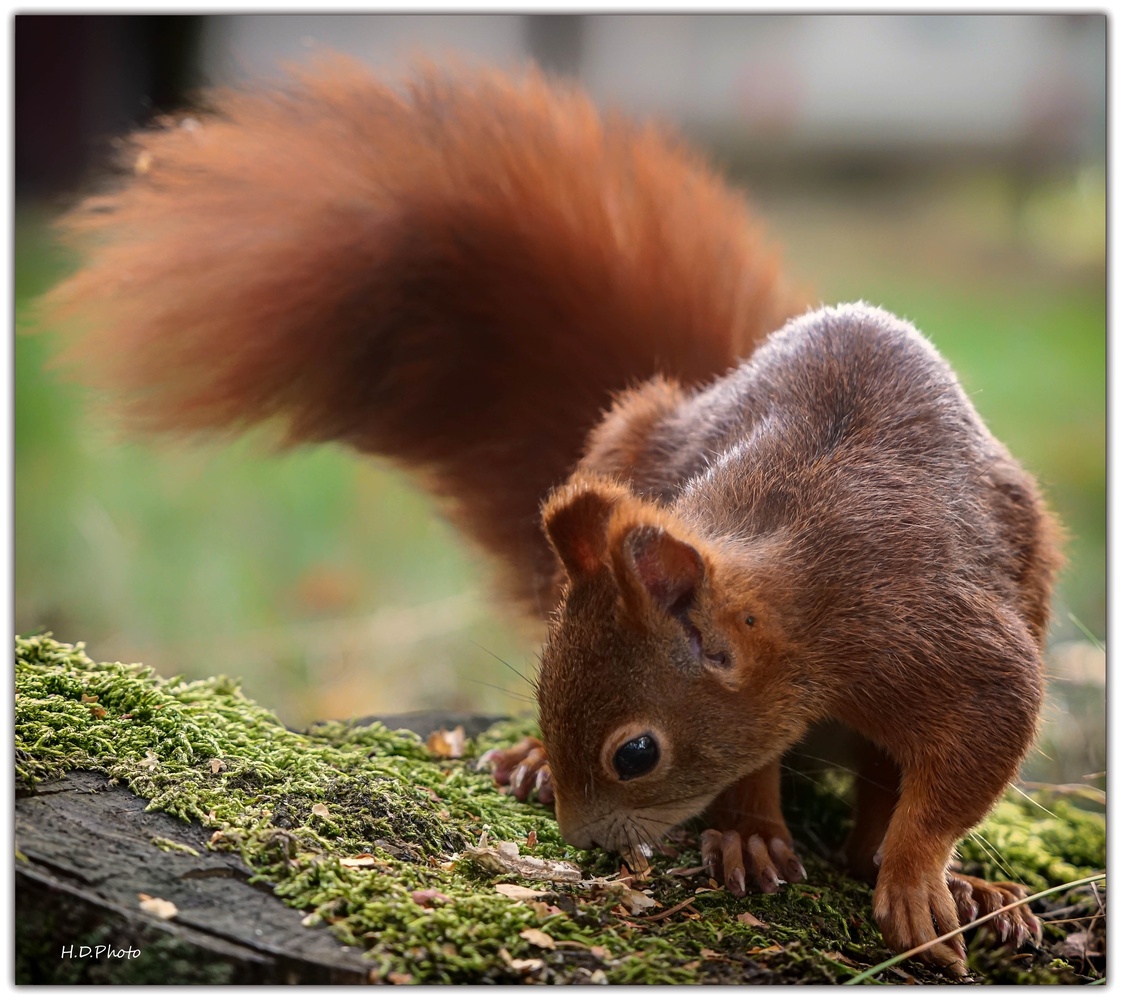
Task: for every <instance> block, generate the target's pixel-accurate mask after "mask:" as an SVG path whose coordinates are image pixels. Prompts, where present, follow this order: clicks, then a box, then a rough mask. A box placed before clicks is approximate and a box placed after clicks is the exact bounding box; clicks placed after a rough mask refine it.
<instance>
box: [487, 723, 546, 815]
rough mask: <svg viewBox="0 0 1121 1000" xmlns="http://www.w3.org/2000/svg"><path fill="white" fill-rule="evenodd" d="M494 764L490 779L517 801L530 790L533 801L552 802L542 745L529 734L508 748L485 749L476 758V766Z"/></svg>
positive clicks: (525, 798) (523, 797) (524, 796)
mask: <svg viewBox="0 0 1121 1000" xmlns="http://www.w3.org/2000/svg"><path fill="white" fill-rule="evenodd" d="M485 764H493V765H494V780H495V782H496V783H497V784H499V785H504V786H507V790H508V791H509V792H510V794H511V795H513V796H514V798H516V799H517V800H518V801H519V802H525V801H526V800H527V799H528V798H529V796H530V793H531V792H534V791H535V792H536V793H537V801H538V802H540V803H542V804H543V805H549V804H550V803H551V802H552V801H553V775H552V772H551V771H550V770H549V762H548V760H547V759H546V757H545V747H544V746H543V745H542V743H541V741H540V740H538V739H535V738H534V737H532V736H529V737H526V739H524V740H522V741H521V742H520V743H517V744H515V745H514V746H512V747H510V748H509V749H508V750H497V749H495V750H488V751H487V752H486V753H485V754H483V756H482V757H480V758H479V766H480V767H482V766H483V765H485Z"/></svg>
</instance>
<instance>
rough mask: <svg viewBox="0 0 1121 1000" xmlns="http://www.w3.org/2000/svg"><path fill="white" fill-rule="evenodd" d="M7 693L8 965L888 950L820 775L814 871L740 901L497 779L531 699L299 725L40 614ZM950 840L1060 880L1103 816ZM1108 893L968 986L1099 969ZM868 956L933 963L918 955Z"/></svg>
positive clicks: (262, 969)
mask: <svg viewBox="0 0 1121 1000" xmlns="http://www.w3.org/2000/svg"><path fill="white" fill-rule="evenodd" d="M16 692H17V693H16V789H17V802H16V848H17V860H16V889H17V894H16V906H17V920H16V925H17V943H16V979H17V982H21V983H31V982H134V983H256V982H269V983H274V982H286V983H287V982H291V983H295V982H298V983H335V982H339V983H347V982H394V983H403V982H436V983H525V982H556V983H580V982H611V983H708V982H711V983H748V982H751V983H831V982H843V981H845V980H847V979H850V978H851V977H852V976H854V975H855V974H857V973H858V972H859V971H861V970H863V969H867V968H869V967H870V966H872V965H875V964H877V963H879V962H882V961H884V960H886V959H888V958H890V957H891V955H890V953H889V952H888V950H887V949H886V947H885V946H884V944H883V941H882V939H881V938H880V936H879V934H878V932H877V931H876V928H875V925H874V923H873V922H872V919H871V913H870V902H871V893H870V890H869V889H868V887H867V886H864V885H862V884H860V883H856V882H853V881H851V880H849V879H847V878H845V877H844V876H843V875H841V874H840V873H839V872H838V871H837V869H836V867H835V866H834V865H832V864H830V863H829V861H828V860H827V859H826V855H827V854H828V853H829V850H830V847H829V844H830V843H831V842H834V841H835V840H836V837H837V836H838V835H842V834H843V825H844V823H845V822H846V820H845V818H844V817H845V815H846V811H845V809H844V808H842V807H841V802H840V800H841V799H842V798H843V797H844V788H843V786H842V784H841V783H837V782H835V781H832V779H830V780H829V781H827V782H824V783H823V782H822V781H820V780H819V781H817V782H808V781H805V780H799V779H798V776H797V775H793V774H792V775H791V781H790V788H789V789H787V791H788V792H789V796H788V801H789V802H790V812H791V818H792V827H793V829H794V831H795V836H796V839H797V840H798V841H799V845H800V847H801V849H802V852H803V853H802V857H803V860H804V861H805V863H806V868H807V871H808V878H807V881H806V882H805V883H804V884H801V885H796V886H787V887H785V889H784V890H783V891H782V892H780V893H777V894H775V895H771V896H763V895H759V894H755V895H753V894H750V893H749V894H748V895H747V896H746V897H744V898H743V899H739V900H737V899H734V898H732V897H731V896H729V895H728V894H727V893H725V892H723V891H722V890H719V889H714V888H713V886H712V885H710V884H709V882H708V880H707V878H706V876H705V874H704V873H703V872H701V871H699V870H694V869H697V868H698V861H699V859H698V856H697V853H696V850H695V847H694V846H693V845H692V843H691V840H690V837H689V835H688V833H686V834H684V835H683V836H682V837H681V838H680V839H679V841H678V842H677V843H675V844H673V845H671V848H670V849H671V851H673V852H674V853H675V855H676V856H675V857H672V858H667V857H659V858H657V859H656V860H655V864H654V867H653V869H652V871H651V872H650V873H649V874H648V875H647V877H646V878H645V880H642V881H639V880H636V879H634V878H632V877H629V873H626V872H625V871H624V872H623V873H622V877H620V874H621V873H620V870H619V862H618V860H617V859H615V858H612V857H611V856H609V855H606V854H604V853H603V852H598V851H576V850H574V849H572V848H570V847H568V846H567V845H565V844H564V843H563V842H562V841H561V839H560V836H559V834H558V832H557V828H556V823H555V822H554V820H553V818H552V816H551V814H550V813H549V812H548V811H547V810H546V809H544V808H542V807H540V806H538V805H534V804H520V803H518V802H516V801H514V800H513V799H512V798H510V797H509V796H507V795H504V794H502V793H501V791H500V790H499V789H497V788H496V787H495V786H494V783H493V781H492V779H491V778H490V776H489V775H488V774H486V773H485V772H481V771H479V770H477V769H476V767H475V761H476V760H477V758H478V756H479V755H481V754H482V753H483V752H484V751H485V750H486V749H488V748H489V747H493V746H500V745H505V744H508V743H509V742H510V741H511V740H513V739H517V738H519V737H521V736H523V735H525V734H526V733H529V732H532V729H533V727H532V723H531V722H529V721H526V720H523V721H513V722H502V723H498V724H496V725H492V726H490V727H489V728H487V729H486V730H485V731H481V730H482V727H483V724H484V723H486V722H490V721H492V720H475V721H476V723H477V724H476V725H475V726H473V727H472V726H468V727H467V732H466V734H465V735H466V737H467V739H466V742H465V744H464V745H463V747H462V755H461V756H459V757H457V758H451V757H438V756H436V755H435V754H434V753H432V752H430V751H429V749H428V747H427V746H426V744H425V741H424V740H423V739H422V738H418V736H417V735H415V734H414V733H413V732H410V731H407V730H405V729H399V728H397V727H398V726H400V725H402V724H403V722H404V724H408V725H411V726H412V727H413V728H415V729H416V730H418V731H420V736H421V737H423V736H425V735H427V733H426V732H425V730H427V729H429V727H431V728H432V729H442V728H446V727H447V725H448V723H449V722H451V721H456V720H448V719H440V718H428V719H417V718H413V719H410V720H400V719H395V720H383V721H381V722H368V721H363V722H355V723H327V724H322V725H317V726H314V727H312V728H311V729H310V730H309V731H308V732H306V733H293V732H290V731H289V730H287V729H285V728H284V726H283V725H281V723H280V722H279V721H278V720H277V719H276V718H275V717H274V716H273V715H271V713H269V712H267V711H266V710H264V709H262V708H260V707H259V706H257V705H255V704H254V703H253V702H251V701H249V700H248V699H246V698H245V697H244V696H242V695H241V694H240V692H239V691H238V689H237V686H236V684H234V683H233V682H231V681H229V680H227V679H225V678H218V679H212V680H208V681H197V682H191V683H186V682H182V681H179V680H164V679H160V678H158V677H157V676H155V674H154V673H153V672H152V671H151V670H150V669H148V668H145V667H140V666H136V665H131V666H130V665H123V664H119V663H117V664H98V663H94V662H93V661H92V660H90V659H89V658H88V657H87V656H86V655H85V654H84V652H83V650H82V648H81V646H80V645H78V646H68V645H65V644H62V643H58V642H56V641H54V640H53V639H52V638H50V637H49V636H37V637H34V638H31V639H17V642H16ZM386 722H388V723H389V725H386V724H385V723H386ZM452 742H453V743H454V742H455V741H452ZM447 749H448V748H446V747H445V748H444V750H445V752H446V751H447ZM453 752H455V751H454V749H453ZM481 842H482V847H480V843H481ZM503 844H504V845H507V846H504V847H502V848H501V849H499V850H496V849H495V848H497V847H499V845H503ZM509 845H513V846H509ZM961 853H962V860H963V864H964V866H965V867H966V869H967V870H969V871H972V872H975V873H977V874H981V875H984V876H986V877H1005V878H1007V877H1013V878H1015V879H1017V880H1018V881H1023V882H1025V883H1027V884H1029V885H1030V886H1032V887H1033V888H1036V889H1042V888H1045V887H1047V886H1051V885H1058V884H1061V883H1063V882H1066V881H1070V880H1072V879H1075V878H1079V877H1084V876H1086V875H1089V874H1093V873H1095V872H1097V871H1100V869H1101V867H1102V865H1103V864H1104V853H1105V834H1104V817H1103V816H1102V814H1101V813H1100V812H1093V811H1091V810H1088V809H1083V808H1080V806H1079V804H1078V801H1077V799H1075V798H1071V797H1070V796H1069V795H1067V796H1062V795H1057V794H1056V795H1052V796H1050V797H1049V798H1048V800H1047V801H1046V802H1044V803H1042V804H1036V803H1033V802H1031V801H1029V800H1027V799H1026V798H1024V797H1023V796H1022V795H1019V794H1015V793H1013V794H1012V795H1010V797H1009V798H1008V799H1007V800H1006V801H1005V802H1003V803H1002V804H1001V805H1000V806H999V807H998V809H997V810H996V812H995V813H994V815H993V816H992V817H990V819H989V820H987V821H986V823H985V824H984V826H983V827H982V828H981V830H980V831H978V834H977V836H976V837H975V838H971V839H970V840H967V841H966V842H965V844H964V845H963V848H962V852H961ZM1103 897H1104V883H1102V884H1095V885H1094V886H1092V887H1081V888H1079V889H1075V890H1066V891H1063V892H1060V893H1057V894H1056V895H1055V896H1053V897H1049V898H1047V899H1045V900H1042V901H1040V903H1038V904H1036V907H1035V908H1036V909H1037V912H1039V913H1040V914H1042V915H1043V919H1044V921H1045V928H1046V933H1045V937H1044V944H1043V947H1042V949H1041V950H1040V951H1028V952H1024V953H1014V952H1013V951H1012V950H1011V949H1010V948H1009V947H1007V946H1004V947H997V946H994V945H992V944H991V943H988V944H986V943H985V942H983V941H976V940H975V941H974V946H973V947H972V949H971V959H970V961H971V967H972V969H973V970H974V971H973V978H974V981H977V982H1067V983H1078V982H1089V981H1092V980H1096V979H1099V978H1100V977H1101V976H1102V975H1103V974H1104V970H1103V963H1104V958H1102V957H1100V956H1099V955H1097V954H1095V952H1097V951H1102V950H1104V949H1102V948H1101V947H1100V946H1099V944H1100V941H1101V940H1103V938H1102V934H1103V933H1104V931H1103V925H1104V911H1103V903H1102V900H1103ZM1048 914H1061V920H1062V921H1063V922H1061V923H1058V922H1052V923H1047V922H1046V921H1047V915H1048ZM1072 932H1074V933H1072ZM1083 932H1087V933H1083ZM1077 935H1082V936H1081V937H1078V936H1077ZM1071 938H1074V939H1075V942H1076V943H1075V944H1073V945H1072V944H1071ZM67 948H69V949H70V950H69V951H64V949H67ZM83 948H86V949H89V950H88V951H82V950H81V949H83ZM99 948H100V949H101V950H100V951H98V950H97V949H99ZM134 953H136V954H134ZM875 978H876V979H877V980H879V981H883V982H901V981H904V980H913V981H918V982H938V981H944V980H943V978H942V976H941V975H940V974H939V973H938V972H936V971H933V970H930V969H927V968H926V967H925V966H923V965H921V964H918V963H916V962H914V961H905V962H903V963H901V964H900V965H898V966H896V967H895V968H893V969H890V970H887V971H885V972H881V973H878V974H877V975H876V977H875Z"/></svg>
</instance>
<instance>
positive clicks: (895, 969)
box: [887, 965, 915, 986]
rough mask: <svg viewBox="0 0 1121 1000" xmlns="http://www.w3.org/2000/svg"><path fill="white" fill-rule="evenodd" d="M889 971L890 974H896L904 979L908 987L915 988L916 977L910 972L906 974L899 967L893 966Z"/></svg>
mask: <svg viewBox="0 0 1121 1000" xmlns="http://www.w3.org/2000/svg"><path fill="white" fill-rule="evenodd" d="M887 971H888V972H894V973H895V974H896V975H897V976H898V977H899V978H900V979H902V980H903V981H904V982H905V983H907V985H909V986H914V985H915V977H914V976H912V975H911V974H910V973H909V972H904V971H903V970H902V969H900V968H899V967H898V966H896V965H893V966H892V967H891V968H890V969H888V970H887Z"/></svg>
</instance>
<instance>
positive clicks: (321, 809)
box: [311, 802, 331, 819]
mask: <svg viewBox="0 0 1121 1000" xmlns="http://www.w3.org/2000/svg"><path fill="white" fill-rule="evenodd" d="M311 812H312V815H313V816H322V817H323V818H324V819H327V818H328V817H329V816H330V815H331V810H330V809H328V808H327V806H325V805H324V804H323V803H322V802H316V803H315V805H313V806H312V807H311Z"/></svg>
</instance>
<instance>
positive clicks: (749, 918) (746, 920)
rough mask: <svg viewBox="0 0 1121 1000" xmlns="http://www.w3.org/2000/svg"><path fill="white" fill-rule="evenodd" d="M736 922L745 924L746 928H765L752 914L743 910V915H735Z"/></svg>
mask: <svg viewBox="0 0 1121 1000" xmlns="http://www.w3.org/2000/svg"><path fill="white" fill-rule="evenodd" d="M736 920H738V921H739V922H740V923H741V924H747V926H748V927H766V926H767V925H766V923H765V922H764V921H762V920H760V919H759V918H758V917H757V916H755V914H754V913H748V912H747V911H746V910H744V912H743V913H740V914H737V915H736Z"/></svg>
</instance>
